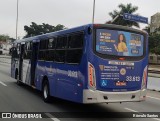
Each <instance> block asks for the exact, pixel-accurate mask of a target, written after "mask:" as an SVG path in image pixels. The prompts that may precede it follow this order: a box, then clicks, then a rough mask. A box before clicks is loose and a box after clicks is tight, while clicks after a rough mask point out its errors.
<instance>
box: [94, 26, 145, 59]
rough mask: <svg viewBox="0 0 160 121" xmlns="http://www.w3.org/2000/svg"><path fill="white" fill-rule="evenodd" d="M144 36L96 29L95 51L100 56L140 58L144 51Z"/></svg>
mask: <svg viewBox="0 0 160 121" xmlns="http://www.w3.org/2000/svg"><path fill="white" fill-rule="evenodd" d="M143 44H144V36H143V35H141V34H137V33H133V32H126V31H119V30H108V29H97V30H96V51H97V52H98V53H101V54H107V55H115V56H134V57H138V56H142V55H143V50H144V48H143V47H144V46H143Z"/></svg>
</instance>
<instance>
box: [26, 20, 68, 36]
mask: <svg viewBox="0 0 160 121" xmlns="http://www.w3.org/2000/svg"><path fill="white" fill-rule="evenodd" d="M63 29H65V26H64V25H61V24H58V25H56V26H52V25H49V24H45V23H42V25H38V24H36V23H35V22H32V23H31V25H30V26H27V25H26V26H24V30H25V31H26V33H27V34H26V35H25V36H24V38H26V37H31V36H36V35H41V34H45V33H49V32H54V31H59V30H63Z"/></svg>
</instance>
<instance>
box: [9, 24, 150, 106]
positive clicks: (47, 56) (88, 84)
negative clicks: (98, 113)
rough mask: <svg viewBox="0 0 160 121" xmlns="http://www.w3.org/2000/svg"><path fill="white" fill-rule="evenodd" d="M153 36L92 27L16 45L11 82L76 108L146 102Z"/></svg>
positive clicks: (104, 26) (120, 28)
mask: <svg viewBox="0 0 160 121" xmlns="http://www.w3.org/2000/svg"><path fill="white" fill-rule="evenodd" d="M147 70H148V34H147V33H146V32H144V31H141V30H137V29H133V28H129V27H124V26H119V25H112V24H88V25H84V26H80V27H76V28H71V29H66V30H61V31H57V32H51V33H47V34H43V35H39V36H35V37H30V38H25V39H22V40H16V41H15V42H14V46H13V48H12V60H11V76H12V77H13V78H15V79H17V84H19V85H21V84H22V83H23V84H26V85H29V86H31V87H33V88H35V89H37V90H40V91H42V95H43V99H44V101H45V102H48V101H50V98H51V97H56V98H61V99H64V100H69V101H73V102H77V103H85V104H86V103H87V104H88V103H102V102H106V103H110V102H135V101H143V100H145V98H146V85H147V74H148V73H147Z"/></svg>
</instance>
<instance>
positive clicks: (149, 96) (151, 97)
mask: <svg viewBox="0 0 160 121" xmlns="http://www.w3.org/2000/svg"><path fill="white" fill-rule="evenodd" d="M147 97H149V98H152V99H156V100H160V98H157V97H152V96H147Z"/></svg>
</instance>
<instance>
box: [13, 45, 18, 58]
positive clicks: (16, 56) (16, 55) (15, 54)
mask: <svg viewBox="0 0 160 121" xmlns="http://www.w3.org/2000/svg"><path fill="white" fill-rule="evenodd" d="M12 58H18V53H17V49H16V48H15V47H12Z"/></svg>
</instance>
